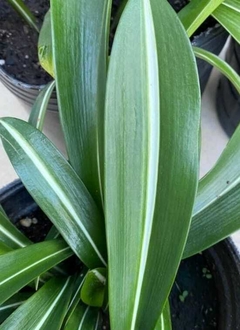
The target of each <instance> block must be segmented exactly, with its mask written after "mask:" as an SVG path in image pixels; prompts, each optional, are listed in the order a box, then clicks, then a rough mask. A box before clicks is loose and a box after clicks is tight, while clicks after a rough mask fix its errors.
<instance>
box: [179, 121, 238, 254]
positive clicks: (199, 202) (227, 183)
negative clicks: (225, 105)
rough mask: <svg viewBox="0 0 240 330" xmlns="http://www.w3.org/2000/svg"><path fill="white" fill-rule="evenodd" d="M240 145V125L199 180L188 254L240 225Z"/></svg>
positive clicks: (186, 250)
mask: <svg viewBox="0 0 240 330" xmlns="http://www.w3.org/2000/svg"><path fill="white" fill-rule="evenodd" d="M239 145H240V127H238V128H237V130H236V131H235V133H234V135H233V136H232V138H231V140H230V141H229V143H228V144H227V146H226V148H225V150H224V151H223V153H222V155H221V156H220V158H219V160H218V162H217V163H216V165H215V166H214V167H213V169H212V170H211V171H210V172H209V173H208V174H207V175H206V176H205V177H204V178H203V179H201V181H200V183H199V187H198V193H197V198H196V202H195V206H194V210H193V219H192V224H191V228H190V232H189V237H188V241H187V245H186V248H185V251H184V257H188V256H191V255H193V254H195V253H198V252H201V251H203V250H205V249H206V248H208V247H210V246H211V245H213V244H215V243H217V242H219V241H220V240H222V239H224V238H226V237H227V236H229V235H230V234H232V233H233V232H234V231H236V230H238V229H239V228H240V168H239V162H240V148H239Z"/></svg>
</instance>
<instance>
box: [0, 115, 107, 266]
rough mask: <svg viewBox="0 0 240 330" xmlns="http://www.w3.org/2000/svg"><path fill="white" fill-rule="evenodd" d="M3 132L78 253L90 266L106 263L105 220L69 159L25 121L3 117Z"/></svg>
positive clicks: (17, 163)
mask: <svg viewBox="0 0 240 330" xmlns="http://www.w3.org/2000/svg"><path fill="white" fill-rule="evenodd" d="M0 135H1V137H2V140H3V145H4V148H5V150H6V151H7V154H8V156H9V159H10V160H11V162H12V164H13V166H14V168H15V170H16V172H17V173H18V175H19V177H20V178H21V180H22V182H23V183H24V185H25V186H26V188H27V189H28V191H29V193H30V194H31V195H32V197H33V198H34V200H35V201H36V202H37V204H38V205H39V206H40V207H41V209H42V210H43V211H44V213H45V214H46V215H47V216H48V218H49V219H50V220H51V221H52V222H53V224H54V225H55V226H56V227H57V229H58V230H59V232H60V233H61V235H62V236H63V238H64V239H65V240H66V241H67V242H68V243H69V245H70V247H71V248H72V249H73V250H74V252H75V253H76V254H77V256H78V257H79V258H80V259H81V260H82V261H83V262H84V263H85V264H86V265H87V266H88V267H89V268H95V267H99V266H102V265H106V246H105V245H106V242H105V232H104V224H103V220H102V218H101V215H100V213H99V211H98V209H97V206H96V205H95V203H94V201H93V199H92V197H91V196H90V194H89V192H88V191H87V189H86V187H85V186H84V184H83V183H82V181H81V180H80V179H79V178H78V176H77V175H76V173H75V172H74V170H73V169H72V167H71V166H70V165H69V163H68V162H67V160H66V159H65V158H64V157H63V156H62V155H61V154H60V152H59V151H58V150H57V149H56V148H55V147H54V145H53V144H52V143H51V142H50V141H49V140H48V139H47V138H46V137H45V136H44V135H43V134H42V133H41V132H40V131H39V130H37V129H35V128H34V127H32V126H31V125H29V124H28V123H25V122H23V121H21V120H18V119H13V118H5V119H1V120H0Z"/></svg>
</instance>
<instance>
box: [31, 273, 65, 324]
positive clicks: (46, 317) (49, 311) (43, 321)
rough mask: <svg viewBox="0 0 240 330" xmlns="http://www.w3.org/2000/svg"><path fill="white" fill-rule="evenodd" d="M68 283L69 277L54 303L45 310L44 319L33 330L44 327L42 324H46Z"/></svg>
mask: <svg viewBox="0 0 240 330" xmlns="http://www.w3.org/2000/svg"><path fill="white" fill-rule="evenodd" d="M69 281H70V277H69V278H68V279H67V281H66V283H65V284H64V286H63V288H62V289H61V291H60V292H59V294H58V295H57V297H56V298H55V299H54V301H53V302H52V304H51V306H50V308H49V309H48V310H47V312H46V313H45V314H44V317H43V318H42V319H41V321H40V322H39V323H38V324H37V325H36V326H35V327H34V330H41V329H42V326H43V325H44V323H45V322H46V320H47V319H48V317H49V316H50V314H51V313H52V311H53V309H54V308H55V306H56V305H57V303H58V302H59V300H60V298H61V297H62V296H63V294H64V291H65V290H66V288H67V286H68V283H69Z"/></svg>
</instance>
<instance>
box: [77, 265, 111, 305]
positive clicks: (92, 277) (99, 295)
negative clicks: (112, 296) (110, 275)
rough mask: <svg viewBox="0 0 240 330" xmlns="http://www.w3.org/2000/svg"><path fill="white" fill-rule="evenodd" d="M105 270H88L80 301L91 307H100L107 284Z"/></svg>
mask: <svg viewBox="0 0 240 330" xmlns="http://www.w3.org/2000/svg"><path fill="white" fill-rule="evenodd" d="M106 276H107V271H106V268H96V269H92V270H89V271H88V273H87V275H86V278H85V280H84V283H83V286H82V289H81V299H82V301H83V302H84V303H85V304H86V305H89V306H92V307H102V306H103V303H104V296H105V291H106V282H107V278H106Z"/></svg>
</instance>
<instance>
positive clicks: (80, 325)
mask: <svg viewBox="0 0 240 330" xmlns="http://www.w3.org/2000/svg"><path fill="white" fill-rule="evenodd" d="M88 311H89V306H88V307H87V308H86V310H85V312H84V314H83V317H82V319H81V322H80V324H79V327H78V330H81V329H82V326H83V322H84V321H85V318H86V316H87V313H88Z"/></svg>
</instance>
